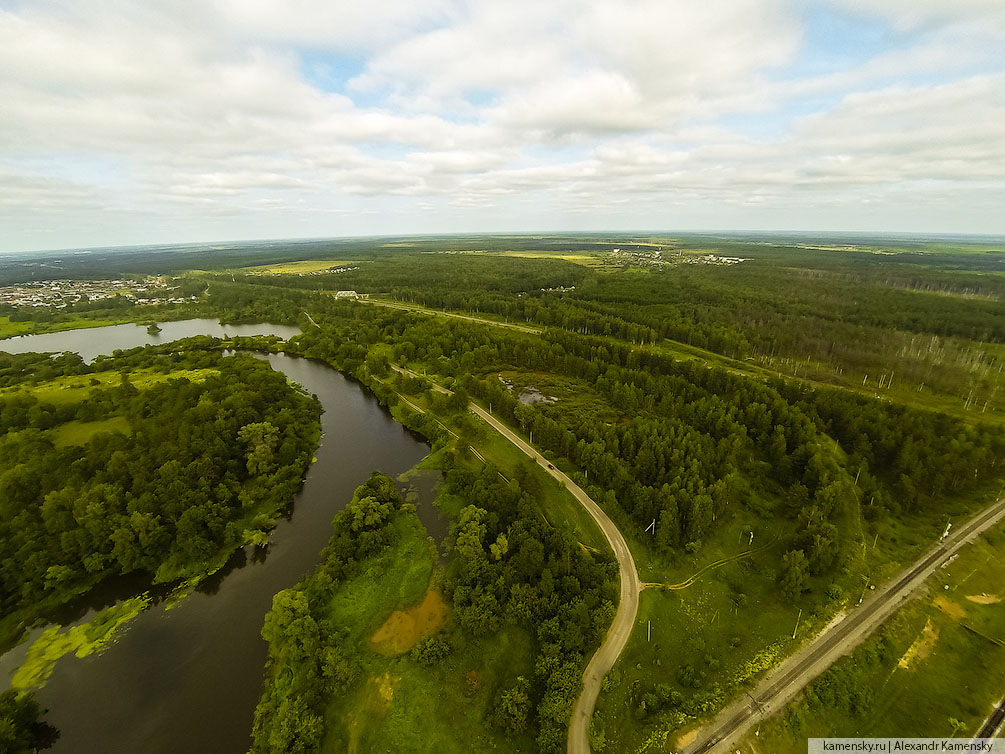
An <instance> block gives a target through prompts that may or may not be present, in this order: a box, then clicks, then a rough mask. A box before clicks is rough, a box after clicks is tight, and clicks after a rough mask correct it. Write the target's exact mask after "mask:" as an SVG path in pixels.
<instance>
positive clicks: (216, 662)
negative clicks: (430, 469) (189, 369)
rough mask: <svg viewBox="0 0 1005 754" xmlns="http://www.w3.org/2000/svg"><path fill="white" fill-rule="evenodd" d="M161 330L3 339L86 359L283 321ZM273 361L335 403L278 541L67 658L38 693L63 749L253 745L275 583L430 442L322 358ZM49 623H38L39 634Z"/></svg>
mask: <svg viewBox="0 0 1005 754" xmlns="http://www.w3.org/2000/svg"><path fill="white" fill-rule="evenodd" d="M162 327H163V332H161V333H159V334H158V335H156V336H150V335H148V334H147V332H146V329H145V328H142V327H137V326H134V325H120V326H115V327H108V328H100V329H97V328H96V329H91V330H75V331H70V332H64V333H54V334H47V335H37V336H26V337H22V338H14V339H8V340H3V341H0V350H9V351H17V352H23V351H28V350H33V351H50V350H53V351H64V350H65V351H76V352H78V353H80V354H81V355H83V356H84V357H85V358H86V359H93V358H94V356H96V355H98V354H100V353H109V352H110V351H111V350H113V349H116V348H130V347H133V346H137V345H143V344H146V343H163V342H168V341H171V340H176V339H178V338H182V337H187V336H190V335H217V336H222V335H253V334H276V335H280V336H282V337H289V336H291V335H295V334H297V333H298V332H299V331H298V330H297V329H296V328H289V327H280V326H273V325H246V326H240V327H226V328H223V327H221V326H220V325H219V324H218V323H217V322H215V321H213V320H189V321H187V322H172V323H164V324H163V325H162ZM263 358H266V359H267V360H268V361H269V363H270V364H271V365H272V367H273V368H274V369H277V370H279V371H282V372H284V373H285V374H286V375H287V376H288V377H289V378H291V379H292V380H294V381H296V382H298V383H299V384H301V385H303V386H304V388H306V389H307V390H308V392H311V393H314V394H316V395H317V396H318V398H319V399H320V400H321V404H322V406H323V407H324V414H323V415H322V418H321V422H322V431H323V436H322V438H321V444H320V447H319V448H318V449H317V452H316V456H317V462H316V463H314V464H313V465H312V466H311V467H310V471H309V472H308V475H307V480H306V482H305V483H304V487H303V489H302V490H301V492H300V494H298V495H297V497H296V500H295V501H294V504H293V507H292V510H291V511H290V514H289V516H288V517H287V518H286V519H285V520H282V521H280V523H279V526H278V527H277V528H276V529H275V531H274V532H273V536H272V544H271V545H270V547H269V548H268V551H267V554H265V555H264V556H263V555H256V556H248V555H246V554H245V552H244V551H240V552H238V553H237V554H236V555H235V557H234V558H233V559H232V560H231V562H230V563H229V564H228V566H227V567H226V568H225V569H223V570H222V571H220V572H219V573H217V574H216V575H215V576H214V577H212V578H210V579H209V580H208V581H207V582H204V584H203V585H202V587H201V588H200V590H198V591H196V592H195V593H193V594H192V595H191V596H189V597H188V598H186V599H185V600H183V601H182V602H181V603H180V604H178V605H177V606H176V607H174V608H173V609H171V610H170V611H167V610H164V608H163V607H162V606H160V605H158V604H155V605H153V606H152V607H151V608H150V609H148V610H147V611H145V612H143V613H142V614H140V616H139V617H137V618H136V619H134V620H133V621H131V622H130V623H128V624H126V627H125V628H124V629H123V630H122V632H121V633H120V634H119V636H118V638H117V639H116V640H115V641H114V642H113V643H112V644H111V645H110V646H109V647H108V648H107V649H106V650H105V651H103V652H101V653H100V654H97V655H92V656H89V657H86V658H83V659H78V658H76V657H74V656H72V655H70V656H66V657H64V658H62V659H61V660H60V661H59V662H58V663H57V664H56V668H55V672H54V673H53V675H52V677H51V679H50V680H49V682H48V683H47V685H46V686H45V688H43V689H42V690H41V691H40V692H38V693H37V698H38V699H39V701H40V702H41V703H42V705H43V706H45V707H48V708H49V714H48V715H47V716H46V719H47V720H48V721H49V722H50V723H52V724H53V725H55V726H56V727H57V728H59V730H60V733H61V737H60V740H59V742H58V743H57V744H56V746H55V747H54V748H53V749H51V751H53V752H56V753H57V754H90V753H91V752H94V753H95V754H116V753H118V752H121V753H122V754H137V753H138V752H139V753H141V754H157V753H159V752H164V754H168V752H171V753H174V752H207V753H216V754H230V753H231V752H233V753H234V754H238V753H239V752H246V751H247V749H248V746H249V744H250V738H249V735H250V731H251V724H252V717H253V712H254V708H255V705H256V704H257V702H258V697H259V695H260V693H261V686H262V672H263V668H264V664H265V654H266V646H265V642H264V641H263V640H262V638H261V636H260V634H259V631H260V630H261V627H262V623H263V619H264V616H265V613H266V612H267V611H268V609H269V607H270V606H271V604H272V597H273V595H274V594H275V593H276V592H278V591H279V590H281V589H284V588H286V587H288V586H291V585H292V584H294V583H295V582H296V581H297V580H298V579H299V578H300V577H301V576H303V575H304V574H305V573H307V572H308V571H310V570H311V569H312V568H313V567H314V565H315V564H316V563H317V561H318V556H319V553H320V551H321V549H322V547H324V545H325V543H326V542H327V540H328V537H329V535H330V532H331V527H330V523H331V519H332V516H333V515H334V514H335V512H336V511H338V510H339V509H340V508H342V507H343V506H344V505H345V504H346V503H347V502H348V500H349V498H350V497H351V496H352V492H353V490H354V489H355V488H356V487H357V486H358V485H359V484H361V483H362V482H363V481H365V480H366V478H367V477H368V476H369V475H370V473H371V472H372V471H374V470H380V471H383V472H385V473H387V474H389V475H390V476H392V477H397V476H398V475H399V474H401V473H402V472H404V471H406V470H407V469H409V468H410V467H412V466H413V465H414V464H416V463H417V462H418V461H419V460H420V459H421V458H422V457H423V456H425V455H426V454H427V453H428V452H429V446H428V445H426V444H425V443H424V442H422V441H421V440H420V439H418V438H417V437H416V436H415V435H412V434H411V433H409V432H408V431H407V430H405V429H404V427H402V426H401V425H400V424H398V423H397V422H395V421H394V420H393V419H392V418H391V416H390V414H388V412H387V411H386V410H384V409H383V408H382V407H381V406H380V405H379V404H378V403H377V401H376V399H375V398H374V397H373V396H372V395H371V394H370V393H369V392H368V391H367V390H366V389H365V388H363V387H362V386H360V385H359V384H357V383H355V382H352V381H350V380H348V379H346V378H345V377H343V376H342V375H341V374H339V373H338V372H336V371H334V370H333V369H330V368H328V367H326V366H323V365H321V364H316V363H313V362H309V361H306V360H303V359H297V358H293V357H288V356H283V355H268V356H264V357H263ZM415 494H418V496H419V501H418V510H419V515H420V518H422V519H423V522H424V523H425V524H426V527H427V529H428V530H429V531H430V532H431V533H432V534H433V535H434V536H436V537H437V538H439V537H441V536H442V534H443V533H444V531H445V527H446V522H445V520H444V518H443V517H442V516H441V515H440V514H439V512H438V511H437V510H436V509H435V508H434V507H433V506H432V505H431V500H430V498H431V497H432V494H433V493H432V490H431V488H430V485H429V484H428V483H423V484H420V485H418V486H417V487H416V488H415V489H414V490H413V496H414V495H415ZM143 588H144V587H143V586H142V585H141V582H137V580H136V579H131V580H126V579H121V580H113V581H112V582H110V583H109V584H107V585H104V586H103V587H100V588H98V589H96V590H94V591H93V592H92V593H91V594H90V595H88V597H87V598H86V599H85V600H84V601H82V602H81V603H80V604H77V605H74V606H70V607H69V608H68V610H67V615H63V616H60V622H61V623H64V624H71V623H75V622H81V621H85V620H89V619H90V617H92V616H93V615H94V613H95V612H96V611H97V610H100V609H102V608H103V607H107V606H108V605H111V604H114V602H115V601H117V600H119V599H123V598H125V597H127V596H130V595H131V594H134V593H136V591H137V590H142V589H143ZM37 633H39V631H35V632H33V635H37ZM26 647H27V645H26V644H22V645H20V646H18V647H15V648H14V649H12V650H10V651H9V652H7V653H6V654H5V655H3V656H0V674H2V677H0V688H7V687H8V686H9V673H11V672H12V671H13V670H14V669H16V667H17V666H18V665H19V664H20V662H21V660H22V659H23V657H24V654H25V651H26Z"/></svg>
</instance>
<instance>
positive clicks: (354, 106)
mask: <svg viewBox="0 0 1005 754" xmlns="http://www.w3.org/2000/svg"><path fill="white" fill-rule="evenodd" d="M598 229H647V230H667V231H672V230H682V229H792V230H803V229H819V230H882V231H898V230H899V231H924V232H938V231H943V232H974V233H1003V232H1005V0H828V1H826V2H823V1H819V2H818V1H816V0H375V1H372V2H366V1H364V0H171V2H162V1H158V2H153V1H152V0H65V1H63V2H61V1H60V0H53V1H52V2H50V1H49V0H35V1H31V0H29V1H26V2H17V1H16V0H15V2H9V0H0V250H7V251H10V250H28V249H44V248H62V247H71V246H81V247H82V246H96V245H115V244H140V243H156V242H171V241H179V242H181V241H207V240H227V239H253V238H287V237H317V236H343V235H359V234H367V235H369V234H398V233H419V232H422V233H437V232H467V231H534V230H598Z"/></svg>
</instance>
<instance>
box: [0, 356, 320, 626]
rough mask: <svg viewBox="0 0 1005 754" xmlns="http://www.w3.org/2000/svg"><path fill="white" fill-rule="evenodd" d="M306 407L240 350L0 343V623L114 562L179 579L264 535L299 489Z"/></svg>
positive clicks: (313, 406) (311, 433)
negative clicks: (17, 348) (91, 349)
mask: <svg viewBox="0 0 1005 754" xmlns="http://www.w3.org/2000/svg"><path fill="white" fill-rule="evenodd" d="M318 412H319V407H318V405H317V403H316V401H315V400H313V399H312V398H310V397H308V396H306V395H303V394H302V393H300V392H298V391H297V390H295V389H293V388H292V387H291V386H289V385H288V384H287V382H286V378H285V377H284V376H283V375H282V374H279V373H277V372H274V371H273V370H272V369H271V368H270V367H269V366H268V364H266V363H264V362H262V361H260V360H257V359H254V358H251V357H250V356H245V355H235V356H227V357H224V356H221V355H220V353H219V352H218V351H215V350H189V351H178V352H175V351H174V350H173V348H172V347H165V346H162V347H158V348H146V349H134V350H133V351H127V352H119V353H118V354H117V355H115V356H112V357H101V358H99V359H97V360H96V361H95V362H94V363H93V364H91V365H88V364H85V363H83V362H82V361H81V359H80V358H79V357H78V356H76V355H73V354H63V355H61V356H58V357H55V358H53V357H51V356H49V355H40V354H25V355H18V356H9V355H5V354H0V422H2V427H3V429H4V433H3V435H2V436H0V459H2V460H0V606H2V612H3V614H4V615H5V616H7V620H6V621H5V633H9V632H11V631H14V630H16V626H15V625H13V624H10V622H11V621H12V620H14V619H18V618H19V619H21V620H28V619H30V618H31V617H32V616H33V615H35V614H36V613H37V611H38V610H40V609H42V608H43V607H46V606H53V605H55V604H58V603H59V602H61V601H63V600H65V599H66V598H68V597H69V596H71V595H72V594H74V593H77V592H79V591H81V590H83V589H86V588H88V587H89V586H90V585H92V584H94V583H96V582H97V581H99V580H100V579H102V578H104V577H106V576H109V575H111V574H116V573H129V572H132V571H137V570H141V571H147V572H149V573H151V574H156V576H157V578H158V579H159V580H173V579H175V578H181V577H189V576H192V575H195V574H197V573H199V572H200V571H201V570H204V569H206V568H207V567H208V566H210V564H211V563H213V562H215V561H216V560H218V559H219V558H220V557H221V555H222V554H224V553H226V552H228V551H230V550H232V549H233V548H235V547H237V546H239V545H243V544H244V543H245V542H247V541H249V540H253V541H262V540H263V537H264V535H263V534H262V533H261V532H262V531H263V530H267V529H268V528H270V527H271V524H272V521H273V517H274V516H275V514H276V513H277V512H278V510H279V509H280V508H281V507H283V506H284V505H286V504H287V503H288V502H289V501H290V500H291V499H292V496H293V493H294V492H295V491H296V490H297V489H298V488H299V485H300V482H301V479H302V477H303V474H304V472H305V471H306V468H307V465H308V463H309V461H310V457H311V452H312V450H313V448H314V445H315V443H316V442H317V433H318V430H317V427H318V423H317V417H318ZM255 532H259V533H258V534H255ZM7 624H10V625H7Z"/></svg>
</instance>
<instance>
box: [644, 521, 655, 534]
mask: <svg viewBox="0 0 1005 754" xmlns="http://www.w3.org/2000/svg"><path fill="white" fill-rule="evenodd" d="M650 529H652V532H653V534H655V533H656V519H655V518H654V519H653V522H652V523H651V524H649V526H647V527H646V531H649V530H650Z"/></svg>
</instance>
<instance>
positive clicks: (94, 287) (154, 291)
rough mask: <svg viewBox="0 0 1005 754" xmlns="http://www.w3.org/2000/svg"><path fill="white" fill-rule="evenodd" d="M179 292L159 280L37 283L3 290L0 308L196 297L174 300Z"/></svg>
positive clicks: (180, 301) (166, 301) (164, 301)
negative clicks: (114, 300) (119, 299)
mask: <svg viewBox="0 0 1005 754" xmlns="http://www.w3.org/2000/svg"><path fill="white" fill-rule="evenodd" d="M177 290H178V289H177V288H176V287H175V286H173V285H172V284H171V283H170V282H169V281H168V280H167V279H165V278H159V277H150V278H143V279H141V280H38V281H34V282H31V283H22V284H20V285H10V286H6V287H3V288H0V304H7V305H8V306H15V307H47V308H53V309H64V308H66V307H67V306H69V305H71V304H80V303H87V302H90V301H100V300H101V299H114V298H116V297H120V298H125V299H128V300H130V301H132V302H133V303H134V304H138V305H142V306H154V305H157V304H183V303H186V302H189V301H194V300H195V296H187V297H186V296H173V295H171V294H172V293H175V292H176V291H177Z"/></svg>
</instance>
